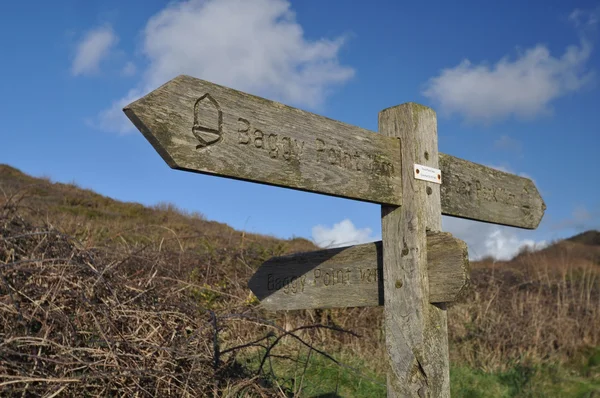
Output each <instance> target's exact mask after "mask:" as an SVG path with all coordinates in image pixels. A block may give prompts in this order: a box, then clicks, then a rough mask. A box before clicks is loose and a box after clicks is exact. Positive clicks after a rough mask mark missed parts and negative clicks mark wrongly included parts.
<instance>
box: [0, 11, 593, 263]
mask: <svg viewBox="0 0 600 398" xmlns="http://www.w3.org/2000/svg"><path fill="white" fill-rule="evenodd" d="M33 9H34V10H35V11H32V10H33ZM599 20H600V2H598V1H573V2H565V1H529V2H527V3H523V2H517V1H505V2H486V4H484V3H482V2H474V1H463V2H459V3H457V2H443V1H440V2H437V3H420V2H397V1H372V2H349V1H334V0H329V1H326V2H323V1H317V0H304V1H292V2H288V1H286V0H256V1H242V0H222V1H193V0H190V1H178V2H165V1H151V0H144V1H128V2H120V1H102V2H81V1H74V0H73V1H54V2H39V3H38V4H36V6H35V7H33V6H32V5H31V4H29V3H24V2H3V3H2V4H1V5H0V48H1V49H2V53H3V56H2V62H0V73H1V74H2V76H4V78H3V79H2V81H1V82H0V92H1V93H2V94H3V95H2V96H0V109H2V111H1V112H0V114H1V115H2V119H3V120H2V125H1V127H0V139H1V142H2V151H1V152H0V163H7V164H10V165H12V166H14V167H17V168H19V169H21V170H22V171H24V172H26V173H29V174H32V175H34V176H48V177H50V178H51V179H52V180H53V181H60V182H76V183H77V184H79V185H81V186H83V187H85V188H90V189H93V190H95V191H97V192H99V193H101V194H104V195H107V196H111V197H113V198H116V199H120V200H125V201H133V202H139V203H143V204H148V205H153V204H156V203H158V202H171V203H174V204H176V205H177V206H179V207H181V208H184V209H187V210H190V211H198V212H201V213H203V214H204V215H205V216H206V217H207V218H208V219H211V220H217V221H221V222H225V223H227V224H230V225H231V226H233V227H235V228H237V229H244V230H247V231H251V232H258V233H263V234H269V235H275V236H279V237H283V238H288V237H292V236H301V237H306V238H309V239H313V240H315V241H316V242H317V243H319V244H321V245H335V244H338V245H339V244H354V243H359V242H365V241H371V240H376V239H379V238H380V236H381V235H380V227H381V224H380V214H379V206H377V205H374V204H367V203H362V202H357V201H351V200H344V199H339V198H330V197H325V196H322V195H317V194H310V193H304V192H298V191H293V190H287V189H282V188H274V187H268V186H262V185H258V184H252V183H247V182H239V181H233V180H226V179H223V178H217V177H211V176H204V175H198V174H191V173H186V172H182V171H176V170H171V169H170V168H169V167H168V166H167V165H166V164H165V163H164V162H163V161H162V159H161V158H160V157H159V155H158V154H157V153H156V152H155V151H154V150H153V148H152V147H151V146H150V144H149V143H148V142H147V141H146V140H145V139H144V138H143V136H142V135H141V134H140V133H139V132H138V131H137V130H135V128H134V127H133V125H132V124H131V123H130V122H129V121H128V120H127V119H126V118H125V117H124V115H123V114H122V111H121V108H122V107H123V106H124V105H125V104H127V103H129V102H132V101H133V100H135V99H137V98H138V97H140V96H141V95H144V94H145V93H147V92H148V91H149V90H152V89H154V88H156V87H157V86H159V85H160V84H162V83H164V82H166V81H168V80H169V79H171V78H172V77H174V76H176V75H178V74H182V73H185V74H189V75H192V76H195V77H198V78H201V79H204V80H209V81H212V82H215V83H218V84H223V85H226V86H229V87H232V88H235V89H239V90H242V91H246V92H250V93H252V94H256V95H260V96H263V97H266V98H269V99H272V100H277V101H280V102H284V103H286V104H289V105H292V106H296V107H299V108H302V109H306V110H309V111H312V112H315V113H318V114H321V115H324V116H327V117H329V118H333V119H337V120H340V121H343V122H345V123H349V124H354V125H357V126H361V127H364V128H367V129H370V130H373V131H376V130H377V114H378V112H379V111H380V110H382V109H385V108H387V107H390V106H393V105H398V104H401V103H404V102H409V101H412V102H418V103H421V104H424V105H427V106H431V107H432V108H433V109H434V110H435V111H436V112H437V115H438V134H439V148H440V151H441V152H444V153H447V154H451V155H454V156H458V157H461V158H464V159H467V160H471V161H474V162H478V163H482V164H486V165H489V166H493V167H497V168H501V169H503V170H506V171H509V172H512V173H515V174H520V175H524V176H527V177H529V178H532V179H533V180H534V181H535V183H536V185H537V187H538V189H539V190H540V192H541V193H542V196H543V198H544V200H545V202H546V204H547V206H548V209H547V211H546V215H545V217H544V219H543V221H542V223H541V225H540V227H539V228H538V229H537V230H534V231H528V230H520V229H515V228H507V227H497V226H494V225H489V224H484V223H475V222H467V221H463V220H459V219H455V218H447V217H444V229H445V230H448V231H450V232H453V233H455V234H456V235H457V236H458V237H461V238H462V239H465V240H466V241H467V243H468V244H469V249H470V253H471V255H472V256H473V257H478V256H483V255H485V254H492V255H495V256H497V257H499V258H506V257H509V256H510V255H512V254H514V253H515V251H516V250H518V248H519V246H521V245H523V244H530V245H531V244H536V243H540V242H548V241H552V240H554V239H559V238H562V237H566V236H570V235H573V234H575V233H577V232H581V231H583V230H587V229H593V228H596V229H600V183H598V177H597V176H596V173H597V171H598V170H599V169H600V160H599V159H600V156H598V152H599V150H600V134H599V133H600V127H599V126H600V91H599V87H598V83H599V82H598V79H599V78H600V76H599V75H598V68H599V67H600V56H599V51H598V49H597V47H598V44H599V43H598V39H599V31H598V29H599V28H600V22H599Z"/></svg>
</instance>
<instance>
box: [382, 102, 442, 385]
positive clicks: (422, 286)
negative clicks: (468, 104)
mask: <svg viewBox="0 0 600 398" xmlns="http://www.w3.org/2000/svg"><path fill="white" fill-rule="evenodd" d="M379 131H380V133H382V134H383V135H387V136H391V137H398V138H399V140H400V154H398V156H399V157H401V160H400V164H401V176H402V178H401V180H402V189H401V196H402V201H403V203H402V205H401V206H399V207H396V206H386V205H383V206H382V207H381V217H382V219H381V223H382V240H383V278H384V282H383V283H384V311H385V333H386V346H387V351H388V356H389V358H388V359H389V365H390V372H389V374H388V379H387V385H388V387H387V389H388V397H449V396H450V373H449V355H448V330H447V323H446V309H445V307H444V305H443V304H440V305H433V304H430V303H429V281H428V274H427V239H426V232H427V231H432V232H433V231H440V230H441V214H442V211H441V203H440V185H439V184H436V183H434V182H427V181H422V180H418V179H416V178H415V176H414V172H415V171H414V165H415V164H419V165H424V166H429V167H433V168H436V169H437V168H438V144H437V120H436V115H435V112H434V111H433V110H432V109H430V108H427V107H424V106H422V105H418V104H415V103H407V104H403V105H399V106H396V107H393V108H389V109H385V110H383V111H381V112H380V113H379Z"/></svg>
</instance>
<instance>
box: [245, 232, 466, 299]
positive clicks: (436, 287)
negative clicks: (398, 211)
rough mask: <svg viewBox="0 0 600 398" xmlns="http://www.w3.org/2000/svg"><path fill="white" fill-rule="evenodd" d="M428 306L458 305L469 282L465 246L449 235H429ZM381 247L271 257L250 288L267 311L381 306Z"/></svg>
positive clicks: (379, 244) (352, 247) (346, 248)
mask: <svg viewBox="0 0 600 398" xmlns="http://www.w3.org/2000/svg"><path fill="white" fill-rule="evenodd" d="M427 266H428V272H429V301H430V302H431V303H441V302H451V301H454V300H456V299H457V298H458V297H459V296H460V295H461V293H462V292H464V290H465V288H466V286H467V285H468V283H469V260H468V252H467V245H466V244H465V242H463V241H462V240H460V239H457V238H455V237H453V236H452V235H451V234H449V233H445V232H435V233H433V232H432V233H429V234H428V235H427ZM382 272H383V257H382V242H381V241H379V242H374V243H367V244H363V245H356V246H349V247H341V248H335V249H325V250H317V251H312V252H307V253H297V254H291V255H288V256H280V257H273V258H271V259H269V260H268V261H266V262H265V263H263V264H262V265H261V266H260V267H259V269H258V270H257V271H256V273H255V274H254V275H253V276H252V278H251V279H250V281H249V283H248V287H250V289H251V290H252V292H253V293H254V294H255V295H256V297H257V298H258V299H259V300H260V301H261V306H262V307H263V308H265V309H267V310H271V311H276V310H297V309H311V308H312V309H314V308H337V307H372V306H378V305H383V295H384V291H383V278H382Z"/></svg>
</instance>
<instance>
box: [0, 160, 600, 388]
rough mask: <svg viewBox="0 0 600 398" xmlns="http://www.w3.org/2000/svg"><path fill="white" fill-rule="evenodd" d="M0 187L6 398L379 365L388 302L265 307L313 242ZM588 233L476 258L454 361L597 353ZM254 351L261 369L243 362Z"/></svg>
mask: <svg viewBox="0 0 600 398" xmlns="http://www.w3.org/2000/svg"><path fill="white" fill-rule="evenodd" d="M0 188H2V192H3V195H0V358H2V360H1V361H0V390H2V393H3V395H10V396H23V397H25V396H47V397H50V396H140V397H143V396H193V397H198V396H240V395H241V396H265V397H266V396H285V395H293V393H294V391H291V390H290V388H289V387H288V386H286V385H285V383H283V382H281V380H280V379H277V378H274V377H270V376H272V375H270V372H271V371H272V370H271V368H270V366H269V358H284V359H285V360H287V361H290V362H300V363H298V366H299V368H300V369H302V366H303V363H302V362H301V360H300V359H299V358H300V355H299V352H300V350H305V351H304V352H305V353H306V352H307V351H308V352H309V353H312V354H313V355H315V354H321V355H325V356H329V355H330V354H332V353H336V352H340V351H345V352H352V353H353V354H355V355H357V356H360V357H362V358H366V360H367V363H368V365H369V366H370V367H371V368H372V369H374V370H376V371H379V372H383V371H384V370H385V369H384V365H383V363H384V361H382V360H381V358H383V355H385V353H384V344H383V342H384V340H385V338H384V335H383V332H382V330H381V324H382V311H381V308H352V309H333V310H316V311H289V312H282V313H265V312H264V311H262V310H259V309H258V308H257V306H256V304H257V302H256V299H255V298H254V297H253V296H252V295H251V294H250V291H249V290H248V289H247V287H246V283H247V281H248V279H249V278H250V276H251V275H252V274H253V273H254V271H255V270H256V268H257V267H258V265H259V264H260V263H262V262H263V261H264V260H266V259H267V258H269V257H271V256H274V255H281V254H287V253H292V252H298V251H306V250H313V249H314V246H313V245H312V244H311V243H310V242H308V241H306V240H303V239H291V240H288V241H282V240H277V239H274V238H271V237H265V236H259V235H252V234H245V233H242V232H239V231H235V230H233V229H231V228H230V227H228V226H226V225H224V224H220V223H216V222H211V221H207V220H205V219H204V218H203V217H202V216H201V215H199V214H195V215H194V214H186V213H185V212H182V211H180V210H178V209H177V208H175V207H174V206H172V205H167V204H163V205H160V206H156V207H155V208H146V207H144V206H141V205H139V204H131V203H122V202H118V201H114V200H111V199H109V198H105V197H102V196H100V195H97V194H95V193H93V192H91V191H85V190H81V189H79V188H77V187H76V186H73V185H68V184H67V185H65V184H53V183H52V182H50V181H47V180H37V179H33V178H32V177H28V176H25V175H23V174H21V173H20V172H18V170H15V169H12V168H9V167H6V166H0ZM590 236H591V237H590ZM594 239H595V237H594V236H592V235H586V237H585V242H581V241H577V240H575V241H564V242H559V243H557V244H555V245H553V246H551V247H549V248H547V249H545V250H543V251H540V252H536V253H523V254H521V255H520V256H518V257H517V258H516V259H514V260H513V261H510V262H493V261H485V262H479V263H475V264H473V265H472V266H473V273H472V287H471V291H470V293H469V294H468V295H467V296H466V297H464V298H463V300H462V301H461V302H459V303H455V304H453V305H452V307H451V308H450V310H449V311H450V313H449V316H448V319H449V331H450V349H451V359H452V361H453V363H459V364H465V365H468V366H472V367H477V368H483V369H487V370H499V369H503V368H505V367H507V366H510V364H513V363H525V364H527V363H542V362H567V361H571V360H573V358H575V357H577V356H578V355H579V354H580V353H583V352H586V350H590V349H595V347H598V346H599V345H600V278H599V275H600V256H598V253H599V252H600V246H594V245H593V244H590V242H592V243H593V242H594ZM249 357H252V358H254V362H255V363H257V364H258V365H259V371H251V370H250V369H248V368H247V367H245V366H243V363H244V361H246V360H247V359H248V358H249ZM335 357H336V356H335V355H333V356H332V357H331V359H332V360H334V361H335V360H336V359H335ZM340 366H344V365H343V364H340ZM595 369H599V368H595ZM357 372H358V373H360V371H357ZM592 376H593V375H592ZM597 376H598V377H600V374H598V375H597ZM278 380H279V381H278ZM300 389H301V386H300ZM295 391H297V389H296V390H295ZM236 394H237V395H236Z"/></svg>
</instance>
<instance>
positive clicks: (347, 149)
mask: <svg viewBox="0 0 600 398" xmlns="http://www.w3.org/2000/svg"><path fill="white" fill-rule="evenodd" d="M124 111H125V114H126V115H127V116H128V117H129V118H130V120H131V121H132V122H133V123H134V124H135V126H136V127H137V128H138V129H139V130H140V131H141V132H142V133H143V134H144V136H145V137H146V139H147V140H148V141H150V143H151V144H152V145H153V146H154V148H155V149H156V151H157V152H158V153H159V154H160V155H161V156H162V157H163V159H164V160H165V161H166V162H167V163H168V164H169V166H171V167H172V168H176V169H181V170H187V171H196V172H200V173H208V174H216V175H219V176H222V177H230V178H235V179H241V180H246V181H253V182H259V183H265V184H269V185H275V186H281V187H287V188H295V189H299V190H304V191H311V192H318V193H322V194H328V195H333V196H339V197H344V198H351V199H361V200H366V201H371V202H377V203H397V202H399V201H400V191H399V187H400V184H399V182H400V181H399V174H398V172H399V171H398V170H396V169H395V168H394V167H395V165H397V164H398V159H394V158H392V157H393V156H395V157H398V156H399V147H400V144H399V142H398V140H389V139H387V138H386V137H383V136H381V135H379V134H373V133H372V132H370V131H367V130H364V129H362V128H359V127H354V126H350V125H347V124H344V123H340V122H337V121H335V120H331V119H327V118H324V117H322V116H318V115H315V114H312V113H309V112H304V111H302V110H300V109H295V108H291V107H289V106H286V105H283V104H280V103H276V102H272V101H269V100H266V99H263V98H260V97H255V96H252V95H249V94H245V93H242V92H240V91H236V90H233V89H230V88H227V87H223V86H219V85H216V84H213V83H209V82H206V81H203V80H199V79H194V78H192V77H188V76H179V77H176V78H175V79H173V80H171V81H169V82H168V83H167V84H165V85H163V86H161V87H160V88H158V89H157V90H155V91H153V92H151V93H150V94H148V95H146V96H145V97H143V98H141V99H139V100H138V101H135V102H134V103H132V104H130V105H129V106H127V107H126V108H125V109H124Z"/></svg>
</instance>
